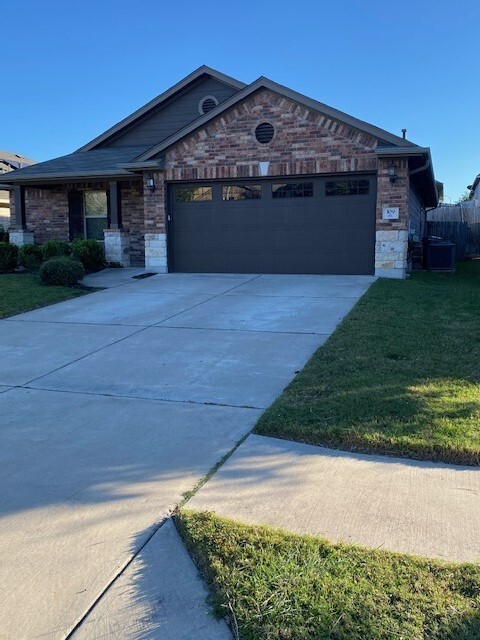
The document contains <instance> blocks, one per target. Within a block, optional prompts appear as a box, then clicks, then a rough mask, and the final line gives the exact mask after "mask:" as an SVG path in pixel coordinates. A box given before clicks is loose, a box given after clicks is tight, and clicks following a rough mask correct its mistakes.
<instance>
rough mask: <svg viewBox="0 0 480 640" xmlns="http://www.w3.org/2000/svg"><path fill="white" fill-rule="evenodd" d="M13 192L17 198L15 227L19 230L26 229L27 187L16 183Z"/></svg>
mask: <svg viewBox="0 0 480 640" xmlns="http://www.w3.org/2000/svg"><path fill="white" fill-rule="evenodd" d="M13 194H14V198H15V229H17V230H18V231H21V230H26V228H27V218H26V214H25V187H22V186H21V185H15V187H13Z"/></svg>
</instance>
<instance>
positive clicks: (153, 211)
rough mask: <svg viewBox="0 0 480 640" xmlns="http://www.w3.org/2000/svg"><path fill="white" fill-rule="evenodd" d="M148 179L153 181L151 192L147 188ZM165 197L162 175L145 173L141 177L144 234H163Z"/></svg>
mask: <svg viewBox="0 0 480 640" xmlns="http://www.w3.org/2000/svg"><path fill="white" fill-rule="evenodd" d="M148 178H153V179H154V181H155V191H153V192H152V191H150V190H149V189H148V187H147V179H148ZM165 196H166V193H165V186H164V175H163V173H160V172H153V173H151V172H149V173H145V174H144V176H143V198H144V225H145V233H165Z"/></svg>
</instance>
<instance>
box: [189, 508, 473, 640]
mask: <svg viewBox="0 0 480 640" xmlns="http://www.w3.org/2000/svg"><path fill="white" fill-rule="evenodd" d="M177 526H178V528H179V531H180V533H181V535H182V537H183V539H184V541H185V543H186V545H187V548H188V550H189V551H190V553H191V554H192V556H193V557H194V559H195V561H196V563H197V565H198V567H199V569H200V571H201V573H202V574H203V576H204V577H205V579H206V580H207V583H208V585H209V586H210V588H211V590H212V594H213V596H212V606H213V610H214V612H215V613H216V614H217V615H219V616H224V615H227V616H228V617H229V620H230V623H231V625H232V628H233V629H234V630H237V632H236V637H237V638H239V639H241V640H395V639H397V640H401V639H403V640H478V638H480V567H478V566H477V565H471V564H462V565H454V564H446V563H440V562H435V561H430V560H426V559H420V558H414V557H413V556H406V555H402V554H396V553H389V552H386V551H381V550H368V549H363V548H361V547H355V546H344V545H340V544H331V543H329V542H327V541H325V540H323V539H319V538H312V537H309V536H298V535H294V534H288V533H284V532H281V531H277V530H273V529H269V528H267V527H254V526H247V525H242V524H238V523H235V522H232V521H228V520H225V519H222V518H219V517H217V516H214V515H213V514H210V513H198V512H192V511H187V510H183V511H181V512H180V514H179V515H178V517H177Z"/></svg>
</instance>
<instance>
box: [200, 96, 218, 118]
mask: <svg viewBox="0 0 480 640" xmlns="http://www.w3.org/2000/svg"><path fill="white" fill-rule="evenodd" d="M217 104H218V100H217V98H215V96H205V97H204V98H202V99H201V100H200V102H199V103H198V110H199V112H200V114H201V115H204V114H205V113H208V112H209V111H211V110H212V109H215V107H216V106H217Z"/></svg>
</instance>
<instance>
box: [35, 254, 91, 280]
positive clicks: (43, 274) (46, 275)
mask: <svg viewBox="0 0 480 640" xmlns="http://www.w3.org/2000/svg"><path fill="white" fill-rule="evenodd" d="M84 276H85V269H84V268H83V265H82V263H81V262H79V261H78V260H73V259H72V258H69V257H68V256H59V257H57V258H51V259H50V260H47V261H46V262H44V263H43V264H42V266H41V267H40V279H41V281H42V282H43V283H44V284H50V285H61V286H64V287H71V286H73V285H74V284H76V283H77V282H78V281H79V280H81V279H82V278H83V277H84Z"/></svg>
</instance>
